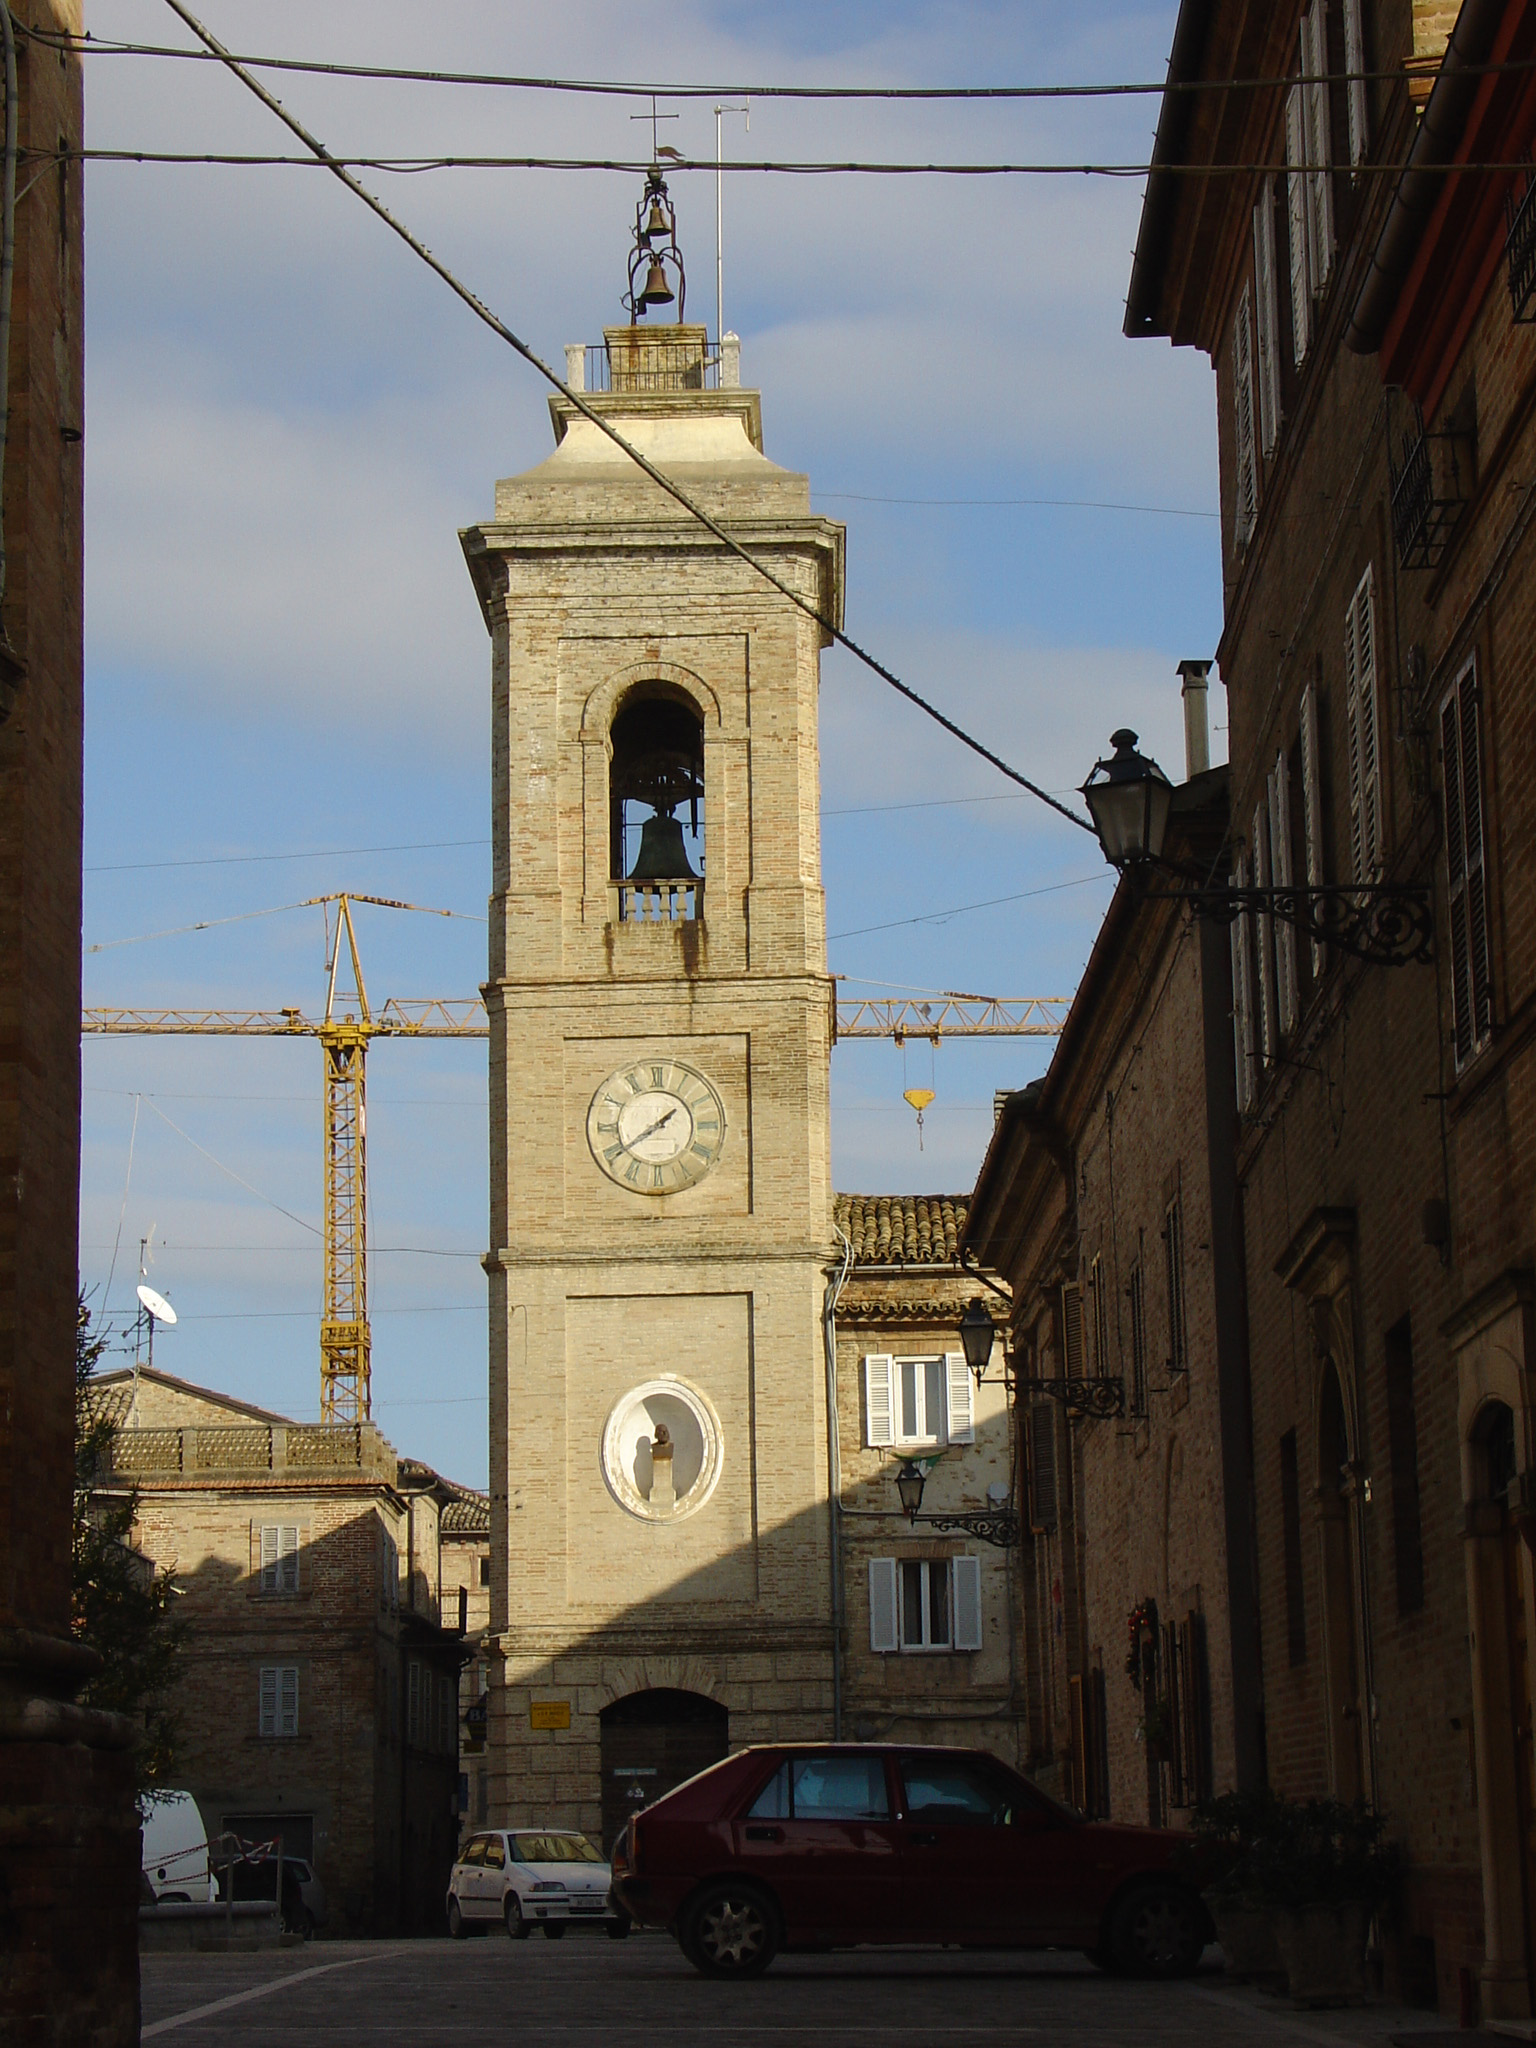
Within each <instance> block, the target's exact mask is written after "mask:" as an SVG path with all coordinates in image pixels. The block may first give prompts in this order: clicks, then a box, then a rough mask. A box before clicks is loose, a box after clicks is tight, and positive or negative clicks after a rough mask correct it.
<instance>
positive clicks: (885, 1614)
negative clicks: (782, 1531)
mask: <svg viewBox="0 0 1536 2048" xmlns="http://www.w3.org/2000/svg"><path fill="white" fill-rule="evenodd" d="M833 1222H834V1227H835V1228H836V1230H837V1232H838V1235H839V1239H840V1241H841V1242H842V1244H843V1245H844V1247H845V1255H846V1258H847V1270H846V1274H845V1275H844V1276H843V1277H842V1284H841V1286H840V1287H835V1288H834V1293H833V1296H832V1298H831V1301H830V1308H829V1317H830V1323H831V1328H832V1330H833V1332H834V1333H835V1357H836V1371H837V1420H838V1429H837V1443H838V1472H837V1487H836V1494H837V1501H838V1556H837V1569H838V1582H839V1586H840V1589H841V1590H840V1598H839V1606H840V1614H839V1657H840V1671H839V1683H840V1691H841V1699H840V1708H841V1722H842V1731H843V1733H844V1734H845V1735H847V1736H851V1737H853V1738H856V1739H857V1740H860V1741H909V1742H934V1741H938V1742H957V1743H970V1744H975V1745H977V1746H979V1747H982V1748H987V1749H993V1750H996V1751H997V1753H998V1754H999V1755H1000V1756H1004V1757H1006V1758H1007V1759H1008V1761H1009V1762H1010V1763H1013V1764H1016V1765H1018V1764H1022V1763H1024V1762H1025V1760H1026V1758H1027V1754H1028V1747H1027V1741H1026V1735H1027V1721H1026V1717H1025V1714H1024V1697H1025V1686H1024V1672H1023V1666H1022V1661H1021V1644H1020V1635H1019V1602H1020V1592H1021V1587H1020V1583H1019V1550H1018V1544H1017V1541H1016V1540H1015V1539H1014V1537H1013V1534H1012V1530H1013V1524H1012V1521H1011V1511H1014V1510H1016V1508H1017V1504H1018V1501H1017V1481H1018V1471H1017V1463H1018V1461H1017V1446H1016V1443H1015V1438H1014V1431H1013V1405H1012V1400H1011V1398H1010V1390H1009V1388H1008V1385H1007V1383H1006V1380H1005V1377H1004V1370H1003V1355H1002V1347H1001V1346H998V1348H997V1350H996V1351H995V1353H994V1356H993V1359H992V1362H991V1364H990V1365H989V1367H988V1369H987V1372H986V1374H985V1376H984V1377H983V1378H982V1379H981V1380H980V1381H979V1382H978V1381H976V1380H975V1379H974V1377H973V1375H972V1373H971V1371H970V1369H969V1367H968V1366H967V1365H966V1362H965V1353H964V1351H963V1350H962V1349H961V1345H960V1339H959V1336H958V1334H957V1333H958V1329H959V1324H960V1318H961V1317H962V1316H963V1315H964V1313H965V1309H966V1305H967V1303H968V1302H970V1301H971V1300H973V1299H974V1298H975V1297H976V1296H978V1295H981V1296H982V1298H983V1299H988V1298H989V1297H988V1296H987V1295H986V1292H985V1290H984V1288H983V1287H982V1286H981V1285H980V1284H979V1283H978V1281H977V1279H976V1277H975V1275H974V1274H973V1273H970V1272H968V1271H967V1270H966V1269H965V1268H964V1267H963V1266H962V1264H961V1262H960V1251H959V1247H960V1238H961V1232H962V1230H963V1228H964V1224H965V1198H964V1197H963V1196H950V1195H839V1196H838V1197H837V1198H836V1201H835V1204H834V1209H833ZM907 1458H911V1459H912V1460H913V1461H914V1462H917V1463H920V1464H921V1465H923V1466H924V1467H926V1468H927V1473H928V1480H927V1484H926V1485H925V1487H924V1489H923V1499H922V1504H921V1507H920V1509H919V1515H920V1516H930V1515H952V1516H961V1515H965V1516H969V1517H972V1518H973V1520H972V1522H971V1525H970V1526H969V1527H960V1528H951V1529H947V1530H946V1529H935V1528H930V1527H928V1526H926V1525H925V1524H924V1522H923V1521H922V1520H919V1521H917V1522H914V1523H910V1524H909V1523H908V1522H907V1521H906V1518H905V1516H904V1515H903V1514H902V1511H901V1505H900V1500H899V1498H898V1496H897V1492H896V1486H895V1475H896V1472H897V1470H898V1468H899V1464H900V1462H901V1461H903V1460H905V1459H907Z"/></svg>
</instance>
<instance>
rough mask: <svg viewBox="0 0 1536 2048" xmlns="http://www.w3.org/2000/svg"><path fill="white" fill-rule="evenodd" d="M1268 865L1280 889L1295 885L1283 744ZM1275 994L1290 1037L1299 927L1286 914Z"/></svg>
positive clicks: (1272, 787) (1274, 784)
mask: <svg viewBox="0 0 1536 2048" xmlns="http://www.w3.org/2000/svg"><path fill="white" fill-rule="evenodd" d="M1269 865H1270V876H1271V879H1272V880H1273V882H1274V885H1275V887H1276V888H1277V889H1289V888H1290V887H1291V886H1292V882H1293V879H1294V878H1293V876H1292V874H1291V764H1290V760H1289V758H1288V756H1287V754H1286V751H1285V749H1284V747H1282V748H1281V749H1280V751H1279V753H1278V754H1277V755H1276V756H1275V769H1274V773H1273V774H1272V775H1271V776H1270V778H1269ZM1275 996H1276V1004H1277V1008H1278V1010H1279V1013H1280V1031H1281V1035H1282V1036H1283V1037H1285V1038H1289V1037H1290V1036H1291V1034H1292V1033H1293V1032H1294V1031H1295V1029H1296V927H1295V925H1293V924H1290V923H1288V922H1287V921H1286V920H1285V919H1284V918H1283V917H1277V918H1276V919H1275Z"/></svg>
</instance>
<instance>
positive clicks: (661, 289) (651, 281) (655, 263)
mask: <svg viewBox="0 0 1536 2048" xmlns="http://www.w3.org/2000/svg"><path fill="white" fill-rule="evenodd" d="M640 303H641V305H642V306H668V305H670V304H671V303H672V287H671V285H669V284H668V283H667V273H666V272H665V271H664V270H663V269H662V267H661V258H660V257H659V256H653V257H652V258H651V267H650V270H649V271H648V272H647V273H646V279H645V290H644V291H643V292H642V293H641V294H640Z"/></svg>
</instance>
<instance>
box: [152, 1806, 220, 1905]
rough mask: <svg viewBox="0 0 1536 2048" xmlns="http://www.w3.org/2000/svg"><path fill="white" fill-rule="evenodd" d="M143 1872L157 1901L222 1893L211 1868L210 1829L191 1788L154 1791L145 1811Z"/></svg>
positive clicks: (200, 1899) (205, 1897)
mask: <svg viewBox="0 0 1536 2048" xmlns="http://www.w3.org/2000/svg"><path fill="white" fill-rule="evenodd" d="M142 1862H143V1866H144V1875H145V1877H146V1878H147V1879H148V1880H149V1884H150V1888H151V1889H152V1890H153V1892H154V1894H155V1901H156V1903H157V1904H160V1903H162V1902H164V1903H169V1902H176V1903H179V1904H183V1905H188V1904H192V1903H194V1902H196V1903H202V1902H205V1901H207V1900H209V1899H216V1898H217V1897H218V1895H219V1888H218V1883H217V1880H216V1879H215V1878H214V1876H213V1873H212V1872H211V1871H210V1870H209V1868H208V1830H207V1829H206V1828H205V1827H204V1826H203V1816H202V1815H201V1813H199V1812H198V1809H197V1801H196V1800H195V1799H194V1798H193V1797H192V1794H191V1793H190V1792H154V1793H151V1794H150V1797H149V1806H148V1809H147V1811H146V1812H145V1815H144V1847H143V1854H142Z"/></svg>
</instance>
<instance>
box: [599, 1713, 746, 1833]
mask: <svg viewBox="0 0 1536 2048" xmlns="http://www.w3.org/2000/svg"><path fill="white" fill-rule="evenodd" d="M599 1728H600V1731H601V1747H602V1764H603V1853H604V1854H605V1855H606V1854H607V1853H608V1852H609V1851H610V1850H611V1849H612V1847H613V1844H614V1841H615V1840H616V1838H617V1836H618V1834H619V1832H620V1830H621V1829H622V1828H623V1826H624V1823H625V1822H626V1821H627V1820H628V1819H629V1816H630V1815H631V1814H632V1813H637V1812H638V1811H639V1810H640V1808H641V1807H642V1806H649V1805H650V1804H651V1802H652V1800H655V1799H659V1798H660V1797H661V1795H662V1794H663V1793H664V1792H670V1791H671V1790H672V1788H673V1786H674V1785H681V1784H682V1782H683V1780H684V1779H685V1778H691V1777H694V1776H695V1775H696V1774H697V1773H698V1772H699V1771H704V1770H708V1768H709V1766H710V1765H711V1764H717V1763H719V1761H720V1759H721V1757H723V1756H724V1755H725V1754H726V1752H727V1750H728V1749H729V1747H730V1716H729V1714H728V1713H727V1711H726V1709H725V1708H724V1707H722V1706H721V1705H720V1703H719V1701H718V1700H712V1699H710V1698H708V1697H707V1696H706V1695H705V1694H704V1693H699V1692H682V1691H680V1690H678V1689H677V1688H676V1687H673V1686H667V1685H658V1686H651V1687H648V1688H647V1689H646V1690H645V1691H643V1692H631V1693H626V1694H625V1695H624V1697H623V1698H622V1699H617V1700H613V1701H612V1702H611V1703H610V1704H609V1705H608V1706H606V1707H604V1708H603V1711H602V1714H601V1716H600V1717H599Z"/></svg>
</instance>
